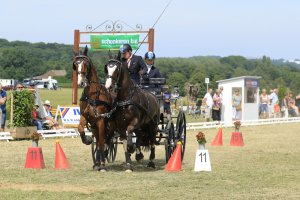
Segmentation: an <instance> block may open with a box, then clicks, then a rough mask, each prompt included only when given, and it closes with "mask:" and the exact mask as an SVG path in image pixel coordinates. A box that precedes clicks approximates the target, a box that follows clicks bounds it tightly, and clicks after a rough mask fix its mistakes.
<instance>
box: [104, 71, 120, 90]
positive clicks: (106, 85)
mask: <svg viewBox="0 0 300 200" xmlns="http://www.w3.org/2000/svg"><path fill="white" fill-rule="evenodd" d="M116 69H117V65H114V66H113V67H110V66H107V75H108V78H107V79H106V82H105V87H106V88H107V89H108V88H110V87H111V84H112V78H111V76H112V75H113V73H114V72H115V71H116Z"/></svg>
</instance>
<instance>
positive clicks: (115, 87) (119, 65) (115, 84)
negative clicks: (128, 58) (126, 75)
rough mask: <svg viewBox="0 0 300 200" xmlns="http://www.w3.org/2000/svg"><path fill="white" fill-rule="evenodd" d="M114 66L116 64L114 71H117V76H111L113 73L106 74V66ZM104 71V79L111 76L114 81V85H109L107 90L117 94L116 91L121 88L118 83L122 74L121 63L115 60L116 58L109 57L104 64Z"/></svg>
mask: <svg viewBox="0 0 300 200" xmlns="http://www.w3.org/2000/svg"><path fill="white" fill-rule="evenodd" d="M113 63H116V65H114V64H113ZM114 66H117V69H116V71H115V72H114V73H117V77H116V78H115V77H113V75H109V74H108V69H107V68H108V67H110V68H111V67H114ZM105 73H106V79H109V78H111V79H112V80H113V81H114V86H113V87H111V88H110V89H109V91H110V92H111V91H112V90H113V91H114V92H115V93H116V94H118V92H119V91H120V89H121V83H120V79H121V74H122V63H121V62H120V61H119V60H116V59H110V60H109V61H108V63H107V64H106V65H105Z"/></svg>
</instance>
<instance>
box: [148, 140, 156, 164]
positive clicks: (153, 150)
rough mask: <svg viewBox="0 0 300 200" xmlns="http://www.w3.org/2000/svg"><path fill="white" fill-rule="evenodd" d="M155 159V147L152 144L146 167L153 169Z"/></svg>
mask: <svg viewBox="0 0 300 200" xmlns="http://www.w3.org/2000/svg"><path fill="white" fill-rule="evenodd" d="M154 159H155V145H154V144H152V145H151V147H150V157H149V163H148V165H147V167H151V168H155V164H154V162H153V160H154Z"/></svg>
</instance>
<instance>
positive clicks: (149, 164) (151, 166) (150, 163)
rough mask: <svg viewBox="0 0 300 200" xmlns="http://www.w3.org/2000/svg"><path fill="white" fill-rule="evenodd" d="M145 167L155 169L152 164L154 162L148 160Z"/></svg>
mask: <svg viewBox="0 0 300 200" xmlns="http://www.w3.org/2000/svg"><path fill="white" fill-rule="evenodd" d="M147 167H150V168H153V169H155V164H154V162H149V163H148V165H147Z"/></svg>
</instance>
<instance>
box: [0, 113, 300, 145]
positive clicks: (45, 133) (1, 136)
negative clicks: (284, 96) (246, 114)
mask: <svg viewBox="0 0 300 200" xmlns="http://www.w3.org/2000/svg"><path fill="white" fill-rule="evenodd" d="M233 122H234V121H232V122H230V123H223V122H221V123H217V122H194V123H187V124H186V129H187V130H199V129H207V128H218V127H220V126H222V127H233V126H234V125H233ZM297 122H300V117H293V118H270V119H259V120H243V121H241V124H242V126H260V125H268V124H282V123H297ZM37 132H38V133H40V134H41V135H42V137H43V139H46V138H57V137H63V138H64V137H72V138H74V137H77V136H79V133H78V131H77V129H74V128H73V129H58V130H39V131H37ZM85 132H86V135H91V134H92V133H91V132H88V131H87V130H85ZM0 140H6V141H8V142H9V141H10V140H13V138H12V136H11V135H10V132H0Z"/></svg>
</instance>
